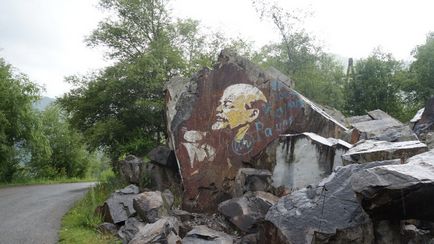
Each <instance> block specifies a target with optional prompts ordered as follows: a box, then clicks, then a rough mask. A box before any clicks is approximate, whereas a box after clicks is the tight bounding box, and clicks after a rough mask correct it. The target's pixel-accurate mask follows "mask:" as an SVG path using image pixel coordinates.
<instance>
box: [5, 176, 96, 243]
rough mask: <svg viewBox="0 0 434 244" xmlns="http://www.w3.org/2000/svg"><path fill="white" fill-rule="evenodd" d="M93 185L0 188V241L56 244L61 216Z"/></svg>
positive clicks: (74, 184) (73, 184) (75, 184)
mask: <svg viewBox="0 0 434 244" xmlns="http://www.w3.org/2000/svg"><path fill="white" fill-rule="evenodd" d="M93 184H94V183H72V184H57V185H36V186H17V187H8V188H0V244H15V243H19V244H21V243H23V244H27V243H37V244H39V243H43V244H52V243H57V240H58V231H59V228H60V220H61V218H62V216H63V215H64V214H65V213H66V212H67V211H68V210H69V208H71V207H72V205H73V203H74V202H75V201H76V200H78V199H80V198H81V197H82V196H83V195H84V193H85V192H86V191H87V190H88V188H89V187H90V186H92V185H93Z"/></svg>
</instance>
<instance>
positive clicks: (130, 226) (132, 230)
mask: <svg viewBox="0 0 434 244" xmlns="http://www.w3.org/2000/svg"><path fill="white" fill-rule="evenodd" d="M145 225H146V224H145V223H144V222H142V221H139V220H138V219H137V218H135V217H131V218H128V219H127V221H125V225H123V226H122V227H121V228H120V229H119V231H118V236H119V238H120V239H121V240H122V243H123V244H127V243H129V242H130V241H131V240H132V239H133V238H134V236H135V235H136V234H137V233H139V232H140V231H142V230H143V229H144V228H145ZM142 232H143V231H142Z"/></svg>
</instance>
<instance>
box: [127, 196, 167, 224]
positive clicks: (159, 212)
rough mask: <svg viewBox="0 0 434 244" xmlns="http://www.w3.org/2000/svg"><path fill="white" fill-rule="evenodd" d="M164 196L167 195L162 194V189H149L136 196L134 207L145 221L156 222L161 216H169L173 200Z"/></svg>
mask: <svg viewBox="0 0 434 244" xmlns="http://www.w3.org/2000/svg"><path fill="white" fill-rule="evenodd" d="M163 196H165V195H162V194H161V192H160V191H148V192H143V193H141V194H139V195H137V196H136V197H135V198H134V200H133V206H134V209H135V210H136V211H137V214H138V215H139V216H140V218H141V219H142V220H143V221H145V222H146V223H154V222H155V221H157V220H158V219H160V218H161V217H163V216H167V214H168V210H169V209H170V206H171V204H173V200H172V199H166V198H165V197H163ZM172 196H173V195H172ZM170 201H171V202H170Z"/></svg>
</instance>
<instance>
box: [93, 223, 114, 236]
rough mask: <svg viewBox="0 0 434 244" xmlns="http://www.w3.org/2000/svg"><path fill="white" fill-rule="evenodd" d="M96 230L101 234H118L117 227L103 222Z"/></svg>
mask: <svg viewBox="0 0 434 244" xmlns="http://www.w3.org/2000/svg"><path fill="white" fill-rule="evenodd" d="M97 230H98V231H99V232H100V233H103V234H112V235H116V233H118V227H117V226H116V225H115V224H112V223H108V222H104V223H102V224H100V225H98V228H97Z"/></svg>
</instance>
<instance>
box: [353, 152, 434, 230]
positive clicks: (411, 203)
mask: <svg viewBox="0 0 434 244" xmlns="http://www.w3.org/2000/svg"><path fill="white" fill-rule="evenodd" d="M351 183H352V188H353V190H354V191H355V192H356V194H357V197H358V199H359V200H360V202H361V204H362V206H363V208H364V209H365V211H366V212H367V213H368V214H369V215H370V216H371V217H372V218H374V219H391V220H393V219H421V220H431V221H433V220H434V208H433V206H434V150H431V151H429V152H426V153H422V154H419V155H416V156H413V157H411V158H409V159H408V160H407V161H406V164H400V165H385V166H378V167H374V168H369V169H364V170H362V171H360V172H358V173H357V174H355V175H353V177H352V182H351Z"/></svg>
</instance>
